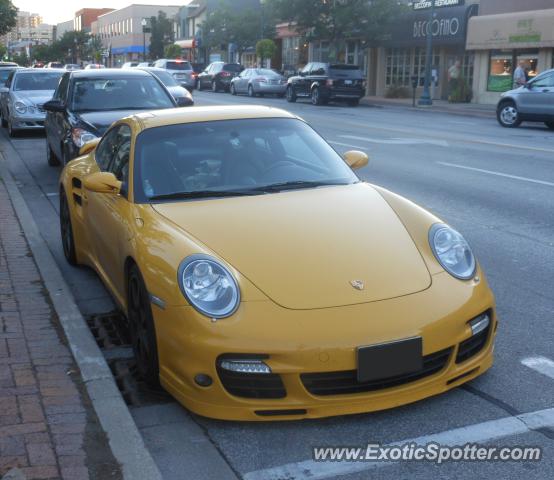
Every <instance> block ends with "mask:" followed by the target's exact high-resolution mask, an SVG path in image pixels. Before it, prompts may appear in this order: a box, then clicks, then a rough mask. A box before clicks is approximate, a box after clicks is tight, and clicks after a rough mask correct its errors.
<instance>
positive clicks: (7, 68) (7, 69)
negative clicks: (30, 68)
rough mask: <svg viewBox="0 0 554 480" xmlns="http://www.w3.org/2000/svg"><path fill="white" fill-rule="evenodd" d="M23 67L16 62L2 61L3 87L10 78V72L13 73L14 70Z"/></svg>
mask: <svg viewBox="0 0 554 480" xmlns="http://www.w3.org/2000/svg"><path fill="white" fill-rule="evenodd" d="M18 68H21V67H20V66H19V65H17V63H14V64H11V65H10V64H8V63H6V64H2V63H1V62H0V87H3V86H4V85H6V81H7V80H8V77H9V76H10V73H12V72H13V71H14V70H16V69H18Z"/></svg>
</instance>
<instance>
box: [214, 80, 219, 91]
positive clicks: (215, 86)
mask: <svg viewBox="0 0 554 480" xmlns="http://www.w3.org/2000/svg"><path fill="white" fill-rule="evenodd" d="M212 92H214V93H217V92H219V88H217V82H216V81H215V80H214V81H213V82H212Z"/></svg>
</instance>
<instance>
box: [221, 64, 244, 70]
mask: <svg viewBox="0 0 554 480" xmlns="http://www.w3.org/2000/svg"><path fill="white" fill-rule="evenodd" d="M223 70H225V71H226V72H242V67H241V66H240V65H239V64H238V63H227V64H225V65H223Z"/></svg>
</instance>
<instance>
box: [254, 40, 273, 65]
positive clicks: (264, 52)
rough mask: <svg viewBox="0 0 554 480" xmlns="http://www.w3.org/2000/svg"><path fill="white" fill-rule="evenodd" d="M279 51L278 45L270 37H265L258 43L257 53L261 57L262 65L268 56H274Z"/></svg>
mask: <svg viewBox="0 0 554 480" xmlns="http://www.w3.org/2000/svg"><path fill="white" fill-rule="evenodd" d="M276 52H277V45H275V42H274V41H273V40H271V39H270V38H264V39H263V40H260V41H259V42H258V43H257V44H256V55H257V56H258V57H260V59H261V62H262V66H263V63H264V60H265V59H267V58H272V57H273V55H275V53H276Z"/></svg>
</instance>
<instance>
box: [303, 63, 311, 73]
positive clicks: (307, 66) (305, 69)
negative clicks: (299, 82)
mask: <svg viewBox="0 0 554 480" xmlns="http://www.w3.org/2000/svg"><path fill="white" fill-rule="evenodd" d="M311 69H312V64H311V63H308V65H306V66H305V67H304V68H303V69H302V73H305V74H306V75H309V73H310V70H311Z"/></svg>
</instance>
